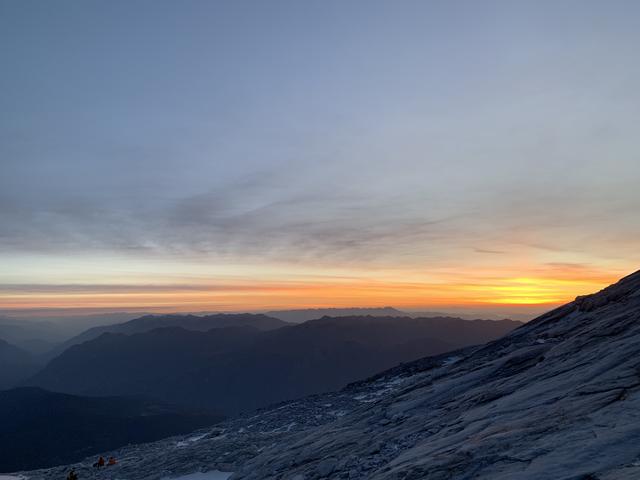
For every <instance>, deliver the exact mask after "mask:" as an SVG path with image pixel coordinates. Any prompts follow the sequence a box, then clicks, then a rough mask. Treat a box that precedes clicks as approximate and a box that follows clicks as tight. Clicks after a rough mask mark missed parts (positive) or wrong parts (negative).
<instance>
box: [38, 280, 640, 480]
mask: <svg viewBox="0 0 640 480" xmlns="http://www.w3.org/2000/svg"><path fill="white" fill-rule="evenodd" d="M115 454H116V455H117V456H118V458H120V459H121V462H120V463H119V465H118V466H117V467H112V468H114V470H112V474H111V476H110V478H120V479H131V480H133V479H149V480H156V479H159V478H162V477H167V476H170V475H175V474H179V473H188V472H193V471H197V470H215V469H218V470H227V471H234V472H235V474H234V475H233V476H232V479H233V480H240V479H242V480H264V479H278V480H319V479H363V480H364V479H371V480H400V479H403V480H418V479H426V480H445V479H447V480H450V479H453V480H463V479H486V480H547V479H549V480H563V479H564V480H570V479H572V480H587V479H589V480H594V479H600V480H613V479H616V480H618V479H619V480H625V479H629V480H631V479H637V478H640V272H638V273H636V274H634V275H631V276H629V277H627V278H625V279H623V280H621V281H620V282H619V283H617V284H616V285H613V286H611V287H608V288H607V289H605V290H603V291H602V292H599V293H597V294H594V295H589V296H586V297H581V298H578V299H576V301H575V302H572V303H570V304H568V305H565V306H564V307H560V308H558V309H556V310H554V311H551V312H549V313H547V314H545V315H543V316H541V317H539V318H538V319H536V320H534V321H532V322H530V323H528V324H526V325H524V326H523V327H520V328H519V329H517V330H515V331H514V332H512V333H510V334H509V335H507V336H505V337H503V338H502V339H500V340H497V341H494V342H491V343H488V344H486V345H484V346H480V347H470V348H467V349H464V350H459V351H456V352H452V353H449V354H444V355H440V356H437V357H428V358H424V359H421V360H418V361H416V362H412V363H409V364H405V365H400V366H398V367H396V368H393V369H391V370H389V371H386V372H383V373H381V374H379V375H376V376H375V377H373V378H370V379H368V380H365V381H362V382H358V383H356V384H352V385H350V386H349V387H347V388H345V389H344V390H342V391H340V392H336V393H331V394H324V395H317V396H314V397H309V398H306V399H303V400H299V401H295V402H288V403H284V404H281V405H277V406H275V407H272V408H269V409H265V410H263V411H260V412H257V413H255V414H252V415H245V416H242V417H238V418H236V419H234V420H231V421H229V422H225V423H223V424H221V425H219V426H216V427H214V428H211V429H207V430H203V431H201V432H198V433H197V434H194V435H191V436H187V437H175V438H171V439H167V440H164V441H161V442H156V443H152V444H147V445H138V446H132V447H128V448H125V449H121V450H119V451H118V452H115ZM90 462H91V459H89V460H87V461H86V462H82V463H80V464H78V465H76V468H77V469H79V470H80V471H81V478H83V479H85V478H106V477H104V476H103V474H102V473H96V472H94V471H92V470H91V468H90V467H89V465H90ZM67 468H68V467H61V468H58V469H49V470H42V471H38V472H27V473H26V476H27V477H29V478H31V479H34V480H35V479H54V478H64V477H63V476H62V474H63V473H64V471H65V470H66V469H67Z"/></svg>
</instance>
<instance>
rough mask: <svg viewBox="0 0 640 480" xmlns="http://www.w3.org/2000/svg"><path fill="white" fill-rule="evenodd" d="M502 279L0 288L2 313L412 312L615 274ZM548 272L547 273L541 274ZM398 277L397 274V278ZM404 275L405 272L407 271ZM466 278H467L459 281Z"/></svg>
mask: <svg viewBox="0 0 640 480" xmlns="http://www.w3.org/2000/svg"><path fill="white" fill-rule="evenodd" d="M539 273H540V272H535V271H533V272H532V274H531V275H528V276H504V277H500V276H499V275H497V274H496V272H472V273H470V274H467V275H461V274H458V275H456V276H452V275H448V274H445V273H442V272H441V274H440V275H438V276H435V277H433V278H429V279H425V280H423V279H421V278H420V277H419V276H417V275H414V277H415V278H411V281H406V280H400V279H398V278H385V277H384V276H383V275H381V277H382V278H381V279H380V280H374V279H370V278H363V279H359V278H353V277H345V278H344V279H340V278H331V279H326V278H320V279H302V280H295V281H281V280H280V281H278V280H273V279H266V280H264V281H259V282H253V283H252V282H249V281H247V280H238V279H234V280H227V281H226V282H224V283H223V282H221V281H220V282H218V283H213V282H202V283H193V284H176V285H162V284H159V285H154V284H146V285H140V284H124V285H90V286H83V285H55V286H52V287H47V286H45V285H43V286H31V287H24V288H23V289H20V288H18V287H15V286H14V288H13V289H10V290H5V289H2V287H1V286H0V304H1V305H2V308H3V309H5V310H14V309H15V310H25V309H74V308H82V309H120V310H126V309H131V310H140V309H144V310H145V311H174V312H179V311H207V310H208V311H256V310H270V309H288V308H327V307H358V306H361V307H382V306H389V305H391V306H395V307H398V308H410V309H432V308H440V309H444V308H446V307H451V306H455V307H462V308H478V309H479V310H481V309H483V308H489V307H496V306H514V307H525V306H536V307H542V306H548V307H549V308H551V307H554V306H556V305H558V304H561V303H565V302H567V301H571V300H573V299H574V298H575V297H576V296H578V295H583V294H587V293H592V292H595V291H597V290H599V289H601V288H603V287H605V286H606V285H608V284H610V283H612V282H614V281H615V280H617V278H618V276H617V275H615V274H614V275H603V274H601V273H600V272H586V271H580V272H576V271H575V270H572V269H571V268H567V269H564V270H559V269H556V270H555V271H554V272H552V273H554V274H555V275H554V276H549V275H539ZM546 273H549V272H546ZM396 276H398V275H397V273H396V274H394V277H396ZM405 277H409V275H405ZM461 280H467V281H461Z"/></svg>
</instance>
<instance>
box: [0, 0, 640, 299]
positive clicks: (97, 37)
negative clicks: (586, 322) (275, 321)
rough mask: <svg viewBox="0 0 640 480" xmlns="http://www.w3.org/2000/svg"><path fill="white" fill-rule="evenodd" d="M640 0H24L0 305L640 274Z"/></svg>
mask: <svg viewBox="0 0 640 480" xmlns="http://www.w3.org/2000/svg"><path fill="white" fill-rule="evenodd" d="M639 44H640V3H639V2H636V1H616V0H614V1H607V2H602V1H589V0H583V1H572V0H563V1H545V0H540V1H526V2H524V1H518V0H509V1H490V0H489V1H484V2H476V1H457V0H453V1H427V0H424V1H405V0H399V1H376V0H367V1H355V0H354V1H350V0H345V1H311V0H310V1H279V0H272V1H268V2H265V1H243V0H237V1H193V0H185V1H180V2H168V1H162V0H154V1H138V0H133V1H108V2H105V1H92V0H83V1H71V0H62V1H59V2H48V1H35V0H26V1H22V0H2V1H0V65H1V66H2V74H1V75H0V112H1V113H0V309H3V310H12V309H16V310H21V309H22V310H38V309H58V308H59V309H85V310H86V309H94V310H103V309H142V310H154V311H155V310H157V311H200V310H208V311H228V310H229V311H231V310H241V311H246V310H260V309H273V308H292V307H297V308H302V307H326V306H336V307H342V306H384V305H393V306H396V307H402V308H407V309H414V310H419V309H447V308H448V309H453V308H462V309H471V310H474V311H490V310H495V309H510V310H511V311H515V310H518V311H542V310H544V309H547V308H549V307H550V306H553V305H556V304H560V303H563V302H565V301H568V300H572V299H573V298H574V297H575V296H576V295H580V294H585V293H590V292H593V291H596V290H598V289H600V288H602V287H604V286H605V285H607V284H609V283H611V282H613V281H615V280H616V279H617V278H619V277H621V276H623V275H625V274H628V273H631V272H633V271H635V270H637V269H638V268H640V249H638V248H637V247H638V239H639V238H640V215H638V211H639V210H640V191H639V190H638V188H639V187H638V185H639V180H640V158H639V155H640V148H638V147H639V146H640V145H639V144H640V90H639V89H638V85H640V61H639V60H638V55H637V47H638V45H639Z"/></svg>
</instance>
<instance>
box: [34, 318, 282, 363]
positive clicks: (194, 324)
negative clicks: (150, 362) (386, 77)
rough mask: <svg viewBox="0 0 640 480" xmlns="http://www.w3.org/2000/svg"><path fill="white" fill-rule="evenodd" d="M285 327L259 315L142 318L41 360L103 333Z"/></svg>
mask: <svg viewBox="0 0 640 480" xmlns="http://www.w3.org/2000/svg"><path fill="white" fill-rule="evenodd" d="M286 325H288V323H287V322H284V321H282V320H279V319H277V318H273V317H269V316H267V315H262V314H251V313H224V314H223V313H220V314H212V315H204V316H197V315H180V314H170V315H144V316H142V317H139V318H134V319H132V320H129V321H127V322H123V323H116V324H111V325H102V326H97V327H93V328H90V329H88V330H85V331H84V332H82V333H81V334H79V335H76V336H75V337H72V338H70V339H69V340H67V341H65V342H63V343H62V344H60V345H58V346H57V347H56V348H54V349H52V350H51V351H49V352H48V353H47V354H46V356H45V358H46V359H47V360H50V359H52V358H54V357H56V356H58V355H59V354H61V353H62V352H64V351H65V350H66V349H68V348H69V347H72V346H73V345H77V344H79V343H83V342H86V341H89V340H93V339H94V338H98V337H99V336H100V335H102V334H103V333H123V334H127V335H131V334H134V333H144V332H149V331H151V330H154V329H156V328H164V327H180V328H183V329H185V330H192V331H198V332H204V331H207V330H211V329H214V328H224V327H252V328H256V329H257V330H261V331H263V330H274V329H276V328H280V327H284V326H286Z"/></svg>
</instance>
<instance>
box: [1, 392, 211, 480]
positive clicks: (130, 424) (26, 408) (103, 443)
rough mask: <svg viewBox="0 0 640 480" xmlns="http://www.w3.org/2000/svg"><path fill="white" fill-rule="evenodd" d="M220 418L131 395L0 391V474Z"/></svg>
mask: <svg viewBox="0 0 640 480" xmlns="http://www.w3.org/2000/svg"><path fill="white" fill-rule="evenodd" d="M220 418H221V417H220V416H215V415H211V414H194V413H187V412H184V411H183V410H182V409H179V408H175V407H170V406H167V405H162V404H158V403H155V402H150V401H145V400H141V399H135V398H115V397H112V398H87V397H78V396H73V395H65V394H60V393H52V392H47V391H44V390H41V389H39V388H19V389H14V390H7V391H2V392H0V472H11V471H16V470H21V469H33V468H40V467H47V466H53V465H59V464H63V463H69V462H72V461H76V460H79V459H81V458H84V457H85V456H87V455H91V454H93V453H97V452H101V451H104V450H107V449H113V448H117V447H119V446H121V445H127V444H130V443H141V442H149V441H152V440H157V439H160V438H164V437H167V436H170V435H175V434H179V433H186V432H190V431H192V430H194V429H196V428H199V427H202V426H205V425H211V424H213V423H215V422H217V421H218V420H220Z"/></svg>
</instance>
